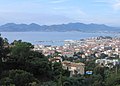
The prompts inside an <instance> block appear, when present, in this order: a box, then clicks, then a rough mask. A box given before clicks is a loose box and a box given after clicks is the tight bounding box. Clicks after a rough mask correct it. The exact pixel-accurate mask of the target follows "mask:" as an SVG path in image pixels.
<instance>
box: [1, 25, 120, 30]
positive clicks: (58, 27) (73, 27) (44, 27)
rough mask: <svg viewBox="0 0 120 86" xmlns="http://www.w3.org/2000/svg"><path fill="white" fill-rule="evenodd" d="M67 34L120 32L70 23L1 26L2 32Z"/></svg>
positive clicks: (114, 28)
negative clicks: (75, 32)
mask: <svg viewBox="0 0 120 86" xmlns="http://www.w3.org/2000/svg"><path fill="white" fill-rule="evenodd" d="M29 31H34V32H53V31H57V32H66V31H80V32H120V28H118V27H110V26H107V25H104V24H93V23H91V24H84V23H68V24H60V25H49V26H48V25H38V24H35V23H31V24H29V25H28V24H15V23H7V24H4V25H1V26H0V32H29Z"/></svg>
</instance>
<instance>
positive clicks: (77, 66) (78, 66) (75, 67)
mask: <svg viewBox="0 0 120 86" xmlns="http://www.w3.org/2000/svg"><path fill="white" fill-rule="evenodd" d="M62 65H63V69H68V70H69V71H70V76H71V77H72V76H73V75H76V74H81V75H83V74H84V71H85V64H84V63H74V62H70V61H63V62H62Z"/></svg>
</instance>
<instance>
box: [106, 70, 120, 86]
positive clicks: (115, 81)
mask: <svg viewBox="0 0 120 86" xmlns="http://www.w3.org/2000/svg"><path fill="white" fill-rule="evenodd" d="M106 86H120V71H119V73H118V74H116V73H111V74H110V75H109V76H108V77H107V79H106Z"/></svg>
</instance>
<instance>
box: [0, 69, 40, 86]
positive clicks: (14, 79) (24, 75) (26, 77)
mask: <svg viewBox="0 0 120 86" xmlns="http://www.w3.org/2000/svg"><path fill="white" fill-rule="evenodd" d="M33 82H36V83H37V82H38V80H37V79H35V78H34V77H33V75H32V74H30V73H28V72H26V71H23V70H10V71H5V72H3V73H2V79H1V80H0V84H1V85H5V86H9V85H15V86H30V84H31V83H33Z"/></svg>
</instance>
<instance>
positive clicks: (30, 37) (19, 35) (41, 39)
mask: <svg viewBox="0 0 120 86" xmlns="http://www.w3.org/2000/svg"><path fill="white" fill-rule="evenodd" d="M0 34H1V36H2V37H3V38H7V39H8V42H9V43H12V42H13V41H14V40H22V41H25V42H30V43H32V44H33V45H36V44H42V45H53V46H61V45H64V40H80V39H86V38H91V37H98V36H111V37H115V36H120V35H119V34H118V33H100V32H99V33H87V32H0Z"/></svg>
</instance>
